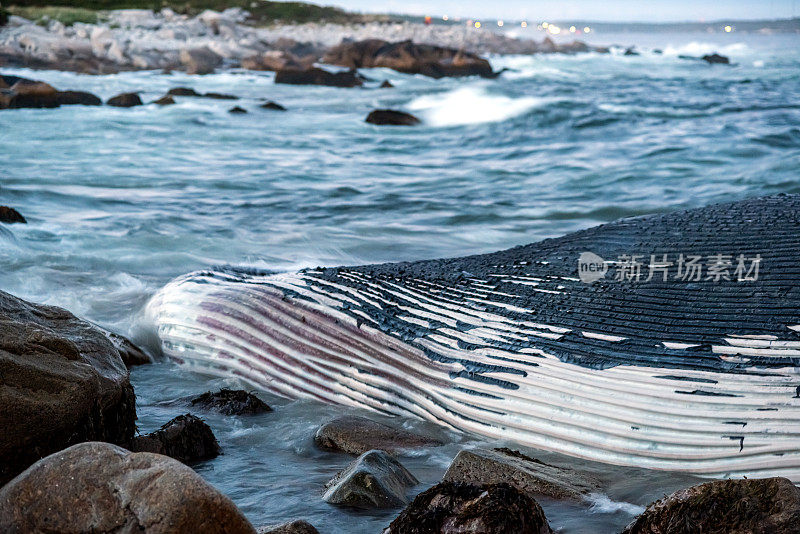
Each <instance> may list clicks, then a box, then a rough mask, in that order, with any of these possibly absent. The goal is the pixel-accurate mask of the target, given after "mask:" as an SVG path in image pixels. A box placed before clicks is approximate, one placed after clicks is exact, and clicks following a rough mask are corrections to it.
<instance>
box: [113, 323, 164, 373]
mask: <svg viewBox="0 0 800 534" xmlns="http://www.w3.org/2000/svg"><path fill="white" fill-rule="evenodd" d="M105 334H106V337H108V339H109V341H111V343H113V344H114V348H116V349H117V350H118V351H119V355H120V356H121V357H122V362H123V363H124V364H125V367H127V368H128V369H130V368H131V367H135V366H137V365H144V364H146V363H152V361H153V360H152V359H151V358H150V356H148V355H147V354H145V352H144V351H143V350H142V349H140V348H139V347H137V346H136V345H134V344H133V343H132V342H131V340H130V339H128V338H126V337H124V336H121V335H119V334H115V333H113V332H108V331H106V332H105Z"/></svg>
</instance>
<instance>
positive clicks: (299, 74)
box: [275, 67, 364, 87]
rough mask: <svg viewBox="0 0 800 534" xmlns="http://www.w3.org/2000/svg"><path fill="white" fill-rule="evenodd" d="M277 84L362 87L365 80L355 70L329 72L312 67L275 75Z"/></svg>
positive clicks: (284, 70) (280, 72)
mask: <svg viewBox="0 0 800 534" xmlns="http://www.w3.org/2000/svg"><path fill="white" fill-rule="evenodd" d="M275 83H286V84H291V85H327V86H330V87H360V86H362V85H364V80H362V78H361V77H360V76H359V75H358V73H357V72H356V71H354V70H350V71H344V72H328V71H326V70H323V69H320V68H317V67H311V68H308V69H297V68H286V69H281V70H279V71H277V72H276V73H275Z"/></svg>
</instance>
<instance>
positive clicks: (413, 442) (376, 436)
mask: <svg viewBox="0 0 800 534" xmlns="http://www.w3.org/2000/svg"><path fill="white" fill-rule="evenodd" d="M314 443H316V445H317V447H319V448H320V449H323V450H328V451H336V452H346V453H348V454H363V453H365V452H367V451H369V450H372V449H381V450H384V451H386V452H389V453H396V452H399V451H402V450H407V449H418V448H420V447H436V446H439V445H442V442H441V441H439V440H437V439H436V438H433V437H430V436H422V435H420V434H415V433H413V432H409V431H408V430H403V429H401V428H394V427H391V426H389V425H385V424H383V423H379V422H377V421H373V420H371V419H367V418H366V417H360V416H356V415H346V416H343V417H337V418H336V419H333V420H331V421H328V422H327V423H325V424H324V425H322V426H321V427H319V430H317V433H316V435H315V436H314Z"/></svg>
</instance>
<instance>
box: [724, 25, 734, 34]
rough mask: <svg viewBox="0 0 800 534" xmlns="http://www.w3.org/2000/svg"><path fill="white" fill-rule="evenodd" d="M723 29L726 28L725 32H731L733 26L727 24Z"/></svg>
mask: <svg viewBox="0 0 800 534" xmlns="http://www.w3.org/2000/svg"><path fill="white" fill-rule="evenodd" d="M723 29H724V30H725V33H731V32H732V31H733V27H732V26H725V28H723Z"/></svg>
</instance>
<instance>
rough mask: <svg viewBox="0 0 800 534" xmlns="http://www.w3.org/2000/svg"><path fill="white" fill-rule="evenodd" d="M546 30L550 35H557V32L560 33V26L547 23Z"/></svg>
mask: <svg viewBox="0 0 800 534" xmlns="http://www.w3.org/2000/svg"><path fill="white" fill-rule="evenodd" d="M547 31H548V33H550V34H552V35H558V34H559V33H561V28H559V27H558V26H556V25H555V24H548V25H547Z"/></svg>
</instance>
